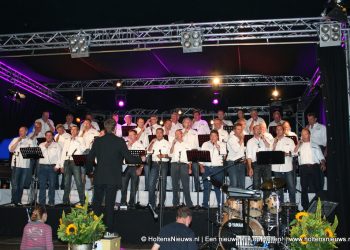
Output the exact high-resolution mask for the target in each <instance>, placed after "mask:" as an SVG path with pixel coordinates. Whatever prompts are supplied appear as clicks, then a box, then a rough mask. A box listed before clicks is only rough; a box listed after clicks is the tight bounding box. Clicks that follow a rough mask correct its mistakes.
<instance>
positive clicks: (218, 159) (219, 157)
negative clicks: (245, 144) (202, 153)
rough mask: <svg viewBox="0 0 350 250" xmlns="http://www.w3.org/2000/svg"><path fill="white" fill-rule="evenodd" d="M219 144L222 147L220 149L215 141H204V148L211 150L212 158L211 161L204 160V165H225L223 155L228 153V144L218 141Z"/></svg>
mask: <svg viewBox="0 0 350 250" xmlns="http://www.w3.org/2000/svg"><path fill="white" fill-rule="evenodd" d="M218 145H219V147H220V150H218V148H217V147H216V146H215V145H214V144H213V143H211V141H207V142H204V143H203V145H202V150H206V151H209V152H210V159H211V162H203V163H202V164H203V165H204V166H208V167H218V166H223V155H226V154H227V151H226V144H225V143H223V142H220V141H218Z"/></svg>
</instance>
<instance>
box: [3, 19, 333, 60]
mask: <svg viewBox="0 0 350 250" xmlns="http://www.w3.org/2000/svg"><path fill="white" fill-rule="evenodd" d="M328 22H329V21H328V20H326V19H325V18H324V17H306V18H291V19H266V20H242V21H224V22H208V23H184V24H168V25H153V26H136V27H118V28H100V29H86V30H70V31H66V30H65V31H54V32H36V33H20V34H2V35H0V52H1V53H2V54H11V53H13V52H16V55H18V54H20V51H22V52H23V55H35V54H40V53H45V54H50V53H53V54H57V53H59V52H60V50H61V51H62V53H66V52H65V51H66V50H67V48H69V46H70V41H71V38H72V37H76V36H82V37H88V38H89V44H88V45H89V47H88V49H89V50H90V54H91V53H92V52H98V51H99V50H103V51H115V50H118V51H124V50H130V49H132V50H133V51H135V50H145V49H156V48H167V47H169V46H172V47H182V45H181V40H182V39H183V37H182V34H184V32H186V31H200V32H201V33H200V37H201V39H202V41H204V42H205V43H204V44H202V46H203V47H204V46H225V45H234V44H237V45H239V44H255V43H258V44H278V43H281V44H288V43H290V44H293V43H295V42H296V43H318V42H319V36H318V34H319V26H320V25H321V24H323V23H328Z"/></svg>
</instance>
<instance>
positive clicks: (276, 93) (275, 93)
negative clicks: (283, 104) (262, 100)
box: [272, 89, 280, 97]
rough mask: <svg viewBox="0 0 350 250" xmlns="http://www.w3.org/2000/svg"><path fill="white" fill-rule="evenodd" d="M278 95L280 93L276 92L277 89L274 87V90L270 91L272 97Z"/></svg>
mask: <svg viewBox="0 0 350 250" xmlns="http://www.w3.org/2000/svg"><path fill="white" fill-rule="evenodd" d="M279 95H280V93H279V92H278V90H277V89H274V90H273V91H272V96H273V97H278V96H279Z"/></svg>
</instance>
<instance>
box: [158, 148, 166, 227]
mask: <svg viewBox="0 0 350 250" xmlns="http://www.w3.org/2000/svg"><path fill="white" fill-rule="evenodd" d="M159 154H162V150H161V149H159ZM162 159H163V158H159V161H158V166H159V169H158V187H159V196H160V197H159V201H160V206H159V230H160V229H161V228H162V226H163V208H164V207H163V206H164V203H163V192H164V190H163V181H164V180H163V177H162V162H163V161H162ZM164 202H165V200H164Z"/></svg>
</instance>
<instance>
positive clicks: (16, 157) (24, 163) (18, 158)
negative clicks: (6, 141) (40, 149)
mask: <svg viewBox="0 0 350 250" xmlns="http://www.w3.org/2000/svg"><path fill="white" fill-rule="evenodd" d="M18 139H19V137H16V138H14V139H13V140H12V141H11V142H10V145H9V147H8V148H9V151H10V152H11V147H12V146H13V145H14V144H15V143H16V142H17V141H18ZM34 146H35V145H34V142H33V140H31V139H30V138H29V137H26V138H24V139H22V140H21V141H20V142H19V143H18V144H17V146H16V148H15V150H14V151H13V152H12V153H13V156H12V161H11V167H17V168H29V164H30V159H24V158H23V156H22V153H21V151H20V148H27V147H34Z"/></svg>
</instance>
